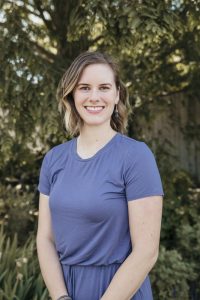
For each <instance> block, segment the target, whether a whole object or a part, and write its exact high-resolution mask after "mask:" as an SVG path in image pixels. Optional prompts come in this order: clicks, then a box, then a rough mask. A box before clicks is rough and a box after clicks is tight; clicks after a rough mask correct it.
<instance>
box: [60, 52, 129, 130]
mask: <svg viewBox="0 0 200 300" xmlns="http://www.w3.org/2000/svg"><path fill="white" fill-rule="evenodd" d="M76 95H78V97H76ZM110 96H111V97H112V101H114V102H113V103H112V104H111V103H110V104H109V106H107V105H106V99H109V101H111V98H110ZM102 97H103V98H105V99H102ZM113 97H115V98H116V99H115V100H113ZM86 98H87V99H86ZM88 98H89V99H88ZM57 99H58V101H59V111H60V113H61V114H62V115H63V116H64V121H65V127H66V130H67V131H68V133H69V134H70V135H71V136H75V135H77V134H79V132H80V128H81V127H82V125H83V123H84V120H83V115H82V114H79V111H78V109H77V108H78V107H79V108H80V106H79V102H80V101H81V100H82V101H84V100H85V103H83V105H84V106H88V107H91V106H92V107H94V106H102V107H104V108H108V109H109V114H110V118H111V120H110V126H111V128H112V129H113V130H116V131H119V132H121V133H125V132H126V128H127V121H128V115H129V114H130V113H131V107H130V104H129V101H128V91H127V89H126V87H125V85H124V83H123V82H122V80H121V79H120V77H119V69H118V65H117V63H116V62H115V61H114V59H113V58H111V57H110V56H108V55H106V54H102V53H99V52H92V53H91V52H85V53H82V54H81V55H80V56H79V57H77V58H76V60H75V61H74V62H73V63H72V65H71V66H70V67H69V69H68V70H67V71H66V72H65V74H64V75H63V77H62V79H61V81H60V83H59V86H58V90H57ZM77 99H78V102H77V101H76V100H77ZM74 100H75V101H74ZM119 100H120V101H119ZM76 104H77V107H76ZM116 104H117V105H116ZM114 108H115V112H114ZM108 109H107V110H106V112H105V111H104V113H105V114H106V113H107V112H108ZM88 110H89V108H88ZM116 116H117V117H116Z"/></svg>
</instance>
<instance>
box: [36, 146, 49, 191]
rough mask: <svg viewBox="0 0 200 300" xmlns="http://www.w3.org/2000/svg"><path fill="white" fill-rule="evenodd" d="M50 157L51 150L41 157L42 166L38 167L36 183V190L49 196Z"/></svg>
mask: <svg viewBox="0 0 200 300" xmlns="http://www.w3.org/2000/svg"><path fill="white" fill-rule="evenodd" d="M50 158H51V151H49V152H47V153H46V155H45V156H44V158H43V161H42V166H41V169H40V176H39V184H38V191H39V192H40V193H42V194H44V195H47V196H49V194H50V188H51V182H50V168H49V165H50Z"/></svg>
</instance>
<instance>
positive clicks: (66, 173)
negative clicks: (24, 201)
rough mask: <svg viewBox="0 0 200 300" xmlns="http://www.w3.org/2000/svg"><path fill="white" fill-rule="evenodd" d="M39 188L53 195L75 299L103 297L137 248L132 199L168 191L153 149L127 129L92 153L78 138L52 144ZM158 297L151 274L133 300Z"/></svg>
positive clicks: (60, 249)
mask: <svg viewBox="0 0 200 300" xmlns="http://www.w3.org/2000/svg"><path fill="white" fill-rule="evenodd" d="M38 190H39V191H40V192H41V193H42V194H45V195H49V206H50V212H51V219H52V230H53V234H54V238H55V246H56V250H57V253H58V256H59V260H60V263H61V266H62V270H63V277H64V280H65V284H66V287H67V290H68V292H69V295H70V296H71V297H72V299H73V300H86V299H87V300H99V299H100V298H101V296H102V295H103V294H104V292H105V291H106V289H107V287H108V285H109V283H110V282H111V280H112V278H113V276H114V274H115V273H116V271H117V269H118V268H119V267H120V265H121V264H122V263H123V261H124V260H125V259H126V258H127V256H128V255H129V254H130V253H131V251H132V246H131V238H130V231H129V224H128V205H127V201H134V200H136V199H140V198H144V197H148V196H155V195H162V196H163V195H164V193H163V188H162V183H161V179H160V175H159V171H158V168H157V164H156V161H155V158H154V155H153V153H152V151H151V150H150V149H149V147H148V146H147V145H146V144H145V143H144V142H140V141H137V140H135V139H132V138H130V137H127V136H126V135H123V134H121V133H117V134H116V135H115V136H114V137H113V138H112V139H111V140H110V141H109V142H108V143H107V144H106V145H105V146H104V147H102V148H101V149H100V150H99V151H98V152H97V153H96V154H95V155H93V156H92V157H90V158H86V159H83V158H81V157H80V156H79V155H78V153H77V138H73V139H72V140H70V141H67V142H65V143H63V144H60V145H58V146H55V147H54V148H52V149H51V150H50V151H48V152H47V153H46V155H45V157H44V159H43V162H42V167H41V171H40V179H39V185H38ZM147 201H148V199H147ZM136 272H137V270H136ZM152 299H153V297H152V291H151V285H150V281H149V276H147V277H146V278H145V280H144V282H143V284H142V285H141V287H140V288H139V289H138V291H137V292H136V294H135V295H134V296H133V297H132V300H152Z"/></svg>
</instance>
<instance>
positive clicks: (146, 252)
mask: <svg viewBox="0 0 200 300" xmlns="http://www.w3.org/2000/svg"><path fill="white" fill-rule="evenodd" d="M146 248H147V247H146ZM133 255H134V256H135V255H136V256H137V255H138V256H140V258H141V260H142V261H143V262H146V263H145V264H146V265H148V266H149V267H148V268H149V270H151V269H152V268H153V266H154V265H155V264H156V262H157V260H158V256H159V249H158V248H157V247H156V248H151V247H149V248H148V249H145V248H144V247H143V248H142V249H141V248H140V249H139V248H137V249H136V248H135V250H134V251H133Z"/></svg>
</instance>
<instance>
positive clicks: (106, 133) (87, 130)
mask: <svg viewBox="0 0 200 300" xmlns="http://www.w3.org/2000/svg"><path fill="white" fill-rule="evenodd" d="M115 134H116V131H115V130H113V129H112V128H111V127H110V126H109V127H108V126H107V127H106V128H105V127H104V128H102V127H101V128H100V127H99V126H94V127H87V126H84V127H83V128H82V129H81V131H80V135H79V137H78V139H79V142H80V143H81V144H82V145H85V146H87V147H88V146H95V145H101V144H103V143H105V142H107V141H108V140H110V139H111V138H112V137H113V136H114V135H115Z"/></svg>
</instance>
